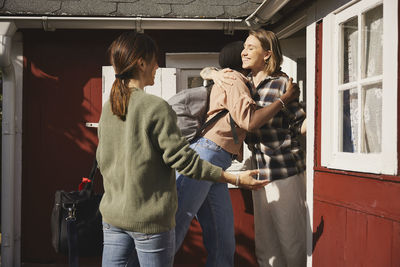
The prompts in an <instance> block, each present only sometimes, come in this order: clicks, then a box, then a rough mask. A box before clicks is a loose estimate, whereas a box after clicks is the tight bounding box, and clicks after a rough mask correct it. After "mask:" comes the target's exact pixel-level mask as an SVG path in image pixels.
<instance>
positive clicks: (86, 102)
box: [21, 30, 114, 264]
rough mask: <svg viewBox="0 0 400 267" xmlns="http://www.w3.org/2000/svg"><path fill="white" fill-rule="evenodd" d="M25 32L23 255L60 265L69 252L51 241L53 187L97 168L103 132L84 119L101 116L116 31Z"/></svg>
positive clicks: (71, 183)
mask: <svg viewBox="0 0 400 267" xmlns="http://www.w3.org/2000/svg"><path fill="white" fill-rule="evenodd" d="M23 36H24V70H23V71H24V81H23V84H24V88H23V98H24V99H23V116H24V120H23V133H24V134H23V159H22V161H23V170H22V225H21V235H22V237H23V238H22V247H21V250H22V251H21V252H22V253H21V260H22V262H36V263H57V264H61V263H66V257H64V256H62V255H57V254H56V253H55V251H54V249H53V248H52V247H51V236H50V214H51V209H52V206H53V202H54V193H55V192H56V190H59V189H62V190H65V191H73V190H77V189H78V185H79V183H80V181H81V178H82V177H83V176H87V175H88V174H89V172H90V169H91V166H92V162H93V158H94V155H95V150H96V147H97V130H96V129H95V128H87V127H85V123H86V122H98V120H99V118H100V112H101V93H102V90H101V89H102V79H101V76H102V75H101V66H103V65H106V64H105V56H106V51H107V47H108V45H109V43H110V42H111V41H109V40H113V38H114V36H111V37H110V36H109V38H106V37H105V36H101V35H96V34H92V33H91V32H85V31H82V32H80V33H76V32H75V33H72V32H68V31H57V32H42V31H38V30H27V31H24V32H23ZM96 38H97V39H99V38H100V40H96ZM77 39H78V40H79V42H77V41H76V40H77ZM108 39H109V40H108ZM97 190H102V187H101V186H100V187H99V188H97ZM32 218H35V220H36V223H34V224H32Z"/></svg>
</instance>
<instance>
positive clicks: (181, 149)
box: [149, 100, 222, 182]
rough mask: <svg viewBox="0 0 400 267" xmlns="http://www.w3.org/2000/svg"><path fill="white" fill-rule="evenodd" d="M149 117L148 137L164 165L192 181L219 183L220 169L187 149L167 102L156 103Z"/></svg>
mask: <svg viewBox="0 0 400 267" xmlns="http://www.w3.org/2000/svg"><path fill="white" fill-rule="evenodd" d="M150 116H151V125H150V128H149V135H150V136H151V140H152V142H153V144H154V145H155V146H157V147H158V149H160V151H161V153H162V158H163V160H164V162H165V164H167V165H168V166H170V167H171V168H173V169H176V170H177V171H178V172H179V173H181V174H183V175H185V176H188V177H191V178H194V179H205V180H210V181H214V182H217V181H219V179H220V177H221V173H222V169H221V168H220V167H217V166H214V165H212V164H211V163H209V162H207V161H205V160H202V159H200V157H199V155H198V154H197V153H196V152H195V151H194V150H193V149H191V148H190V147H189V143H188V141H187V140H186V139H185V137H183V136H182V134H181V131H180V130H179V128H178V126H177V124H176V114H175V112H174V111H173V110H172V108H171V107H170V106H169V105H168V103H167V102H165V101H163V100H161V101H158V103H156V104H155V105H154V106H153V108H152V111H151V114H150Z"/></svg>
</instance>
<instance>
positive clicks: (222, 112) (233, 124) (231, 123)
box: [199, 109, 239, 144]
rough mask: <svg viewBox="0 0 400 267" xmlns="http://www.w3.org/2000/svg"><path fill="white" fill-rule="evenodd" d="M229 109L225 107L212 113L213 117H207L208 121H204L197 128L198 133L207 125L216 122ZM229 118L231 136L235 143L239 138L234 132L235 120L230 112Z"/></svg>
mask: <svg viewBox="0 0 400 267" xmlns="http://www.w3.org/2000/svg"><path fill="white" fill-rule="evenodd" d="M228 112H229V111H228V110H227V109H224V110H221V111H220V112H218V113H217V114H216V115H214V117H212V118H211V119H209V120H208V121H206V123H204V124H203V125H202V126H201V127H200V129H199V133H202V132H203V131H204V130H205V129H206V128H207V127H208V126H210V125H212V124H213V123H215V122H217V121H218V120H219V119H221V118H222V117H223V116H225V114H226V113H228ZM229 118H230V125H231V131H232V136H233V141H234V142H235V144H238V143H239V138H238V135H237V132H236V122H235V121H234V120H233V118H232V116H231V114H229Z"/></svg>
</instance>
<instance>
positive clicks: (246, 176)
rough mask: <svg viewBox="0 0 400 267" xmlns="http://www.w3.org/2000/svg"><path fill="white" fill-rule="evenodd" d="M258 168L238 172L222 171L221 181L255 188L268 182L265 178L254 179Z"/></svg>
mask: <svg viewBox="0 0 400 267" xmlns="http://www.w3.org/2000/svg"><path fill="white" fill-rule="evenodd" d="M258 172H259V171H258V170H250V171H243V172H240V173H238V174H236V175H235V174H232V173H229V172H225V171H223V172H222V175H221V182H225V183H230V184H233V185H236V186H240V187H243V188H246V189H251V190H257V189H259V188H261V187H263V186H265V185H267V184H268V183H269V181H267V180H256V179H254V176H255V175H257V174H258Z"/></svg>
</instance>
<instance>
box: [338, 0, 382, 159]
mask: <svg viewBox="0 0 400 267" xmlns="http://www.w3.org/2000/svg"><path fill="white" fill-rule="evenodd" d="M382 18H383V9H382V5H380V6H378V7H375V8H374V9H371V10H369V11H367V12H365V13H364V26H363V28H362V30H363V35H362V36H361V37H362V43H363V57H362V59H361V60H362V66H363V70H362V73H361V75H362V78H366V77H374V76H377V75H381V74H382V58H383V45H382V41H383V38H382V35H383V19H382ZM357 25H358V22H357V18H353V19H351V20H349V21H347V22H346V23H344V24H343V31H344V32H343V37H344V39H343V42H344V43H343V47H344V50H343V53H344V54H343V58H344V61H343V63H344V64H343V81H342V82H343V83H348V82H352V81H357V48H358V32H359V31H358V27H357ZM347 97H348V100H347V102H346V101H345V98H346V94H344V97H343V100H344V101H343V105H346V104H347V105H349V108H348V109H349V111H348V113H349V114H348V117H349V119H348V120H347V122H346V121H345V120H343V151H344V152H363V153H379V152H381V144H382V136H381V135H382V83H381V82H379V83H377V84H372V85H368V86H364V87H363V88H362V109H361V107H359V105H358V94H357V90H356V89H350V90H349V92H348V93H347ZM345 110H346V107H345V106H343V112H345ZM360 110H362V114H361V115H362V122H363V126H364V127H362V128H363V133H362V138H361V140H362V143H361V144H359V141H358V140H359V138H358V135H359V133H358V128H359V127H358V126H359V123H360V122H359V112H360ZM345 115H346V114H343V117H345ZM345 123H349V124H350V126H349V125H345ZM346 131H347V132H346ZM346 138H347V140H346ZM349 138H350V139H349Z"/></svg>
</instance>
